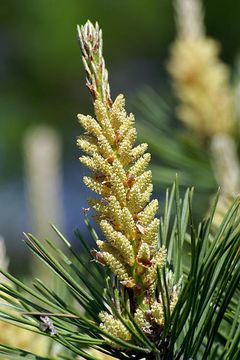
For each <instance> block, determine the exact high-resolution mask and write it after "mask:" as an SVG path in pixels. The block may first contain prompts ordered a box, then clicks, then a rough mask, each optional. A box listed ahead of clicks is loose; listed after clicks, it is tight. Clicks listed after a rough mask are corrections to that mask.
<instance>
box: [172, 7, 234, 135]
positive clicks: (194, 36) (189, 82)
mask: <svg viewBox="0 0 240 360" xmlns="http://www.w3.org/2000/svg"><path fill="white" fill-rule="evenodd" d="M175 5H176V25H177V28H178V38H177V39H176V41H175V42H174V44H173V45H172V47H171V53H170V61H169V63H168V70H169V73H170V75H171V76H172V80H173V86H174V88H175V92H176V95H177V97H178V99H179V100H180V104H179V107H178V115H179V118H180V119H181V120H182V121H183V122H184V123H185V124H186V125H187V126H189V127H190V128H191V129H193V130H194V131H195V132H196V134H197V135H198V136H199V137H201V138H207V139H209V138H211V137H213V136H214V135H216V134H231V133H232V131H233V128H234V122H235V111H234V96H233V92H232V91H231V88H230V72H229V69H228V67H227V66H226V65H225V64H223V63H222V62H221V61H220V59H219V50H220V47H219V45H218V43H217V42H216V41H215V40H213V39H210V38H208V37H206V35H205V29H204V23H203V10H202V5H201V1H200V0H191V1H189V0H175Z"/></svg>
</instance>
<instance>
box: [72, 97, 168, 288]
mask: <svg viewBox="0 0 240 360" xmlns="http://www.w3.org/2000/svg"><path fill="white" fill-rule="evenodd" d="M94 109H95V114H96V119H94V118H92V117H90V116H83V115H79V116H78V118H79V121H80V124H81V125H82V127H83V128H84V130H85V134H84V135H83V136H80V137H79V139H78V145H79V146H80V148H81V149H82V150H83V151H84V152H85V153H86V154H87V155H83V156H82V157H80V161H81V162H82V163H83V164H84V165H85V166H87V167H88V168H89V169H91V170H92V174H91V176H88V177H84V179H83V181H84V183H85V184H86V185H87V186H88V187H89V188H90V189H91V190H92V191H94V192H96V193H97V194H99V195H100V196H101V199H99V200H92V201H90V205H92V206H93V208H94V209H95V212H96V215H97V219H98V221H99V225H100V228H101V230H102V232H103V234H104V236H105V238H106V240H107V242H101V241H99V242H98V246H99V248H100V251H102V257H103V259H104V262H105V263H106V264H107V265H108V266H109V267H110V268H111V270H112V272H113V273H114V274H115V275H117V276H118V278H119V280H120V281H123V283H124V284H125V285H126V286H129V287H133V286H134V285H135V284H136V282H137V277H138V275H139V274H142V275H143V276H142V284H141V285H142V286H143V287H149V286H150V285H151V284H152V283H153V282H154V281H155V280H156V267H157V265H159V266H163V265H164V263H165V255H166V254H165V250H164V249H160V250H158V249H157V239H158V230H159V220H158V219H157V218H155V215H156V212H157V210H158V201H157V200H152V201H151V202H150V197H151V194H152V189H153V186H152V174H151V171H150V170H147V166H148V163H149V160H150V154H144V151H145V150H146V148H147V146H146V145H145V144H142V145H140V146H137V147H134V141H135V139H136V130H135V128H134V127H133V125H134V117H133V115H132V114H131V115H127V114H126V111H125V101H124V98H123V96H122V95H119V96H118V97H117V98H116V100H115V101H114V102H113V104H112V106H111V107H110V106H106V104H104V103H102V102H101V101H100V100H96V101H95V102H94ZM137 149H138V150H137ZM132 154H133V155H132Z"/></svg>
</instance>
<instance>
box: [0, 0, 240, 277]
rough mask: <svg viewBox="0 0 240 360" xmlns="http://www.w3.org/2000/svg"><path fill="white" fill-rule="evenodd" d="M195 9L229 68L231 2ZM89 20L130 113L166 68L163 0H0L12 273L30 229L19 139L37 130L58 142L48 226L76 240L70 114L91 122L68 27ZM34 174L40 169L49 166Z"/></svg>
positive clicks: (4, 176)
mask: <svg viewBox="0 0 240 360" xmlns="http://www.w3.org/2000/svg"><path fill="white" fill-rule="evenodd" d="M204 7H205V13H206V17H205V23H206V26H207V29H208V34H209V35H210V36H212V37H214V38H216V39H218V40H219V41H220V43H221V44H222V48H223V51H222V58H223V59H224V61H226V62H228V63H229V64H230V65H232V64H233V62H234V60H235V59H236V56H237V54H238V51H239V44H238V41H236V39H237V37H238V36H239V33H240V31H239V30H240V29H239V11H240V2H239V1H237V0H228V1H227V2H226V1H223V0H208V1H205V2H204ZM88 19H90V20H91V21H92V22H95V21H96V20H97V21H98V22H99V24H100V26H101V27H102V29H103V34H104V55H105V60H106V63H107V68H108V70H109V73H110V76H109V77H110V84H111V89H112V95H113V97H114V96H115V95H116V94H118V93H120V92H123V93H124V94H125V95H126V96H127V98H128V102H127V103H128V109H129V110H131V99H134V97H135V96H136V94H137V93H138V92H139V91H140V90H141V89H142V88H144V86H146V85H148V86H151V87H153V88H154V89H156V90H157V91H160V92H161V91H164V89H165V87H166V84H167V82H168V79H167V75H166V71H165V64H166V59H167V56H168V48H169V45H170V43H171V41H172V40H173V39H174V36H175V26H174V11H173V3H172V1H171V0H148V1H146V0H128V1H127V0H122V1H113V0H102V1H97V0H88V1H84V0H58V1H57V0H34V1H33V0H21V1H18V0H15V1H14V0H6V1H4V0H0V77H1V82H0V86H1V97H0V234H1V235H2V236H3V237H4V239H5V241H6V244H7V248H8V253H9V254H10V256H11V258H12V260H13V261H12V264H13V265H12V270H13V271H14V272H16V271H18V269H19V268H20V267H22V263H23V261H25V259H26V257H27V250H26V249H25V246H24V245H23V244H22V242H21V241H20V240H21V239H22V237H23V236H22V232H23V231H25V232H27V231H32V232H34V231H35V230H36V229H35V225H34V221H33V207H32V205H31V204H30V201H29V199H30V195H29V194H30V193H31V192H29V184H28V183H29V181H30V182H31V181H32V180H31V179H30V180H29V178H28V177H30V178H31V168H30V170H29V168H28V167H29V166H30V165H29V164H28V160H26V159H25V157H26V155H24V153H25V154H26V153H27V152H28V148H27V146H28V141H27V140H26V136H27V135H26V134H28V138H29V136H30V137H31V135H29V131H31V130H29V129H33V133H32V134H33V135H32V138H33V140H34V137H35V136H36V132H34V128H35V127H36V126H37V125H42V124H45V125H47V126H49V127H50V128H53V129H55V131H56V132H57V136H58V137H57V140H56V139H55V140H56V141H57V142H59V148H58V150H57V151H59V153H60V160H59V163H58V164H57V165H56V173H55V175H56V176H58V175H59V174H60V177H61V181H59V182H58V184H56V186H57V187H58V191H59V192H58V193H57V195H56V196H58V201H59V206H60V207H61V209H60V211H59V213H60V214H59V215H58V216H57V217H56V220H57V221H59V222H60V223H57V224H56V225H57V226H59V228H60V229H62V230H63V231H64V233H65V234H66V235H67V237H68V238H70V239H73V230H74V228H76V227H80V229H82V231H83V233H84V232H85V230H84V229H85V227H84V225H83V215H82V208H83V207H86V206H87V203H86V196H87V193H86V190H85V188H84V186H83V183H82V175H83V169H82V167H81V166H80V163H79V162H78V157H79V150H78V149H77V147H76V145H75V143H76V137H77V135H78V134H80V132H81V130H80V128H79V126H78V124H77V120H76V119H77V118H76V115H77V113H79V112H81V113H92V105H91V99H90V96H89V94H88V92H87V90H86V88H85V74H84V70H83V66H82V62H81V57H80V51H79V46H78V40H77V33H76V25H77V24H83V23H85V22H86V20H88ZM30 134H31V133H30ZM36 137H37V136H36ZM26 144H27V145H26ZM43 146H44V145H43ZM43 160H44V159H43ZM39 161H40V160H39ZM37 165H38V166H39V168H40V170H41V169H42V168H45V167H46V168H47V166H48V162H47V161H43V162H42V163H41V162H39V164H37ZM55 175H54V176H55ZM43 185H44V184H43ZM43 191H44V190H43ZM46 211H47V210H46ZM52 220H55V219H50V220H49V221H52ZM46 227H48V224H46ZM42 230H43V231H42V234H43V236H44V229H42ZM38 232H39V230H38ZM42 234H41V235H42ZM46 236H47V231H46ZM26 270H27V267H26Z"/></svg>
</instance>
